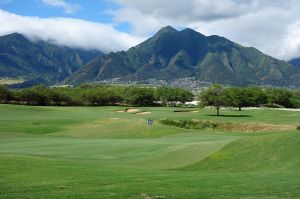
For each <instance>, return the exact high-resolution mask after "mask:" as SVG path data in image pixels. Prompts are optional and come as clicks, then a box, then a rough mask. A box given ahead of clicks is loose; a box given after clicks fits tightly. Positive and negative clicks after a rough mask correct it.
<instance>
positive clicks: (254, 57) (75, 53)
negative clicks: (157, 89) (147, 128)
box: [0, 26, 300, 86]
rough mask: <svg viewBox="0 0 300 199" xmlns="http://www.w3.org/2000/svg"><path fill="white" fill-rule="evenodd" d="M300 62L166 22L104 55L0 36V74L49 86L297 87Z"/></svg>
mask: <svg viewBox="0 0 300 199" xmlns="http://www.w3.org/2000/svg"><path fill="white" fill-rule="evenodd" d="M299 62H300V61H299V60H298V61H297V60H293V61H291V62H290V63H288V62H286V61H282V60H278V59H275V58H273V57H271V56H268V55H265V54H264V53H262V52H260V51H259V50H257V49H255V48H252V47H244V46H242V45H240V44H237V43H235V42H232V41H230V40H228V39H226V38H224V37H220V36H216V35H213V36H205V35H203V34H201V33H199V32H196V31H194V30H192V29H189V28H187V29H184V30H181V31H178V30H176V29H174V28H172V27H170V26H167V27H164V28H162V29H161V30H159V31H158V32H157V33H156V34H155V35H154V36H153V37H151V38H149V39H147V40H146V41H144V42H143V43H141V44H139V45H137V46H135V47H132V48H130V49H129V50H127V51H120V52H113V53H109V54H106V55H104V54H103V53H101V52H99V51H89V50H81V49H72V48H68V47H63V46H58V45H54V44H51V43H49V42H45V41H31V40H30V39H28V38H26V37H24V36H22V35H20V34H17V33H14V34H10V35H7V36H3V37H0V78H1V77H12V78H19V77H21V78H24V79H26V80H31V81H34V80H35V81H36V82H42V83H46V84H54V83H58V82H63V84H73V85H78V84H81V83H86V82H110V81H111V80H115V79H117V80H119V81H120V82H122V81H123V82H131V81H135V82H145V81H148V80H151V81H153V80H157V81H166V82H172V81H177V82H178V80H180V79H181V78H189V79H192V80H195V81H198V82H208V83H221V84H227V85H238V86H245V85H271V86H299V85H300V67H297V66H300V65H299Z"/></svg>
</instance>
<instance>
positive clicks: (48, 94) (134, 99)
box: [0, 85, 194, 106]
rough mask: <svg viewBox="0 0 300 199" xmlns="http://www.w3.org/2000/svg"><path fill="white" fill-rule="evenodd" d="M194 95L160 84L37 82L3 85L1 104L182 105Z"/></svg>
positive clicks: (0, 89) (1, 87)
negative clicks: (52, 85)
mask: <svg viewBox="0 0 300 199" xmlns="http://www.w3.org/2000/svg"><path fill="white" fill-rule="evenodd" d="M193 97H194V95H193V94H192V93H191V92H189V91H187V90H184V89H180V88H168V87H159V88H157V89H155V88H143V87H133V86H95V85H82V86H80V87H76V88H49V87H45V86H43V85H37V86H34V87H31V88H27V89H23V90H9V89H8V88H6V87H5V86H1V85H0V103H6V104H26V105H39V106H48V105H56V106H83V105H89V106H106V105H122V104H124V105H133V106H152V105H156V104H162V105H164V106H177V105H182V104H184V103H185V102H187V101H191V100H193Z"/></svg>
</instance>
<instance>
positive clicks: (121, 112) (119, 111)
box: [116, 111, 125, 113]
mask: <svg viewBox="0 0 300 199" xmlns="http://www.w3.org/2000/svg"><path fill="white" fill-rule="evenodd" d="M116 112H117V113H125V111H116Z"/></svg>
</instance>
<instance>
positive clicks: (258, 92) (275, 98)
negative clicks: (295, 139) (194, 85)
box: [199, 84, 300, 115]
mask: <svg viewBox="0 0 300 199" xmlns="http://www.w3.org/2000/svg"><path fill="white" fill-rule="evenodd" d="M199 101H200V103H201V106H213V107H215V108H216V111H217V115H220V109H221V107H237V108H238V109H239V110H240V111H241V110H242V108H243V107H261V106H266V107H275V108H279V107H285V108H300V91H299V90H289V89H283V88H261V87H256V86H252V87H245V88H244V87H228V88H225V87H223V86H221V85H219V84H214V85H213V86H211V87H210V88H208V89H207V90H205V91H203V92H201V94H200V96H199Z"/></svg>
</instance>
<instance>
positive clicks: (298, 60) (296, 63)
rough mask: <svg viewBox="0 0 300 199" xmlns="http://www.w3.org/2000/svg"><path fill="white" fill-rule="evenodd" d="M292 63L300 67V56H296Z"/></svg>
mask: <svg viewBox="0 0 300 199" xmlns="http://www.w3.org/2000/svg"><path fill="white" fill-rule="evenodd" d="M289 63H290V64H292V65H294V66H296V67H298V68H300V58H295V59H292V60H290V61H289Z"/></svg>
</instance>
